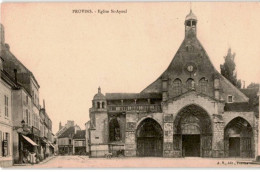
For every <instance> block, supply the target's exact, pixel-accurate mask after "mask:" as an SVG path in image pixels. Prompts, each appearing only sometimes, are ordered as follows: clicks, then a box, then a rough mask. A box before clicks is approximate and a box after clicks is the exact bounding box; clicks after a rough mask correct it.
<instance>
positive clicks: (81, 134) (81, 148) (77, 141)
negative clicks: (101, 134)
mask: <svg viewBox="0 0 260 173" xmlns="http://www.w3.org/2000/svg"><path fill="white" fill-rule="evenodd" d="M73 154H74V155H86V130H78V131H76V134H75V135H74V137H73Z"/></svg>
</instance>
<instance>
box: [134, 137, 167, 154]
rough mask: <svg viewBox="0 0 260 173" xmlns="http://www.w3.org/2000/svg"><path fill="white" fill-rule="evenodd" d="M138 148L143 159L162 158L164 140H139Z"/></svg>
mask: <svg viewBox="0 0 260 173" xmlns="http://www.w3.org/2000/svg"><path fill="white" fill-rule="evenodd" d="M137 144H138V146H137V148H138V153H139V156H141V157H160V156H162V139H160V138H138V139H137Z"/></svg>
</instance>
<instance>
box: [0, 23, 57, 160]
mask: <svg viewBox="0 0 260 173" xmlns="http://www.w3.org/2000/svg"><path fill="white" fill-rule="evenodd" d="M0 31H1V46H0V57H1V86H0V91H1V93H0V97H1V96H2V95H3V97H4V99H3V100H4V101H3V102H0V106H3V108H4V109H2V108H1V109H2V110H4V112H3V121H1V122H3V124H1V125H0V129H1V128H3V127H6V126H9V127H10V128H9V129H12V132H8V131H7V130H6V129H4V130H3V132H2V133H4V135H3V137H2V139H3V140H4V142H3V144H4V146H5V148H6V146H7V148H10V147H11V149H7V154H6V153H5V152H4V153H1V156H2V155H3V156H5V155H6V156H11V157H12V164H13V163H27V162H31V160H28V157H27V156H28V155H30V154H33V153H34V155H36V158H37V159H36V162H39V161H41V160H43V159H44V158H45V156H46V155H44V153H45V150H44V147H43V146H44V145H43V142H42V139H43V138H44V137H46V141H45V143H48V146H49V145H50V143H52V142H53V141H51V134H52V132H51V131H52V123H51V120H50V118H49V116H48V115H47V113H46V111H45V106H44V107H43V108H41V106H40V103H39V88H40V85H39V84H38V82H37V80H36V78H35V76H34V75H33V73H32V72H31V71H30V70H29V69H27V68H26V67H25V66H24V65H23V64H22V63H21V62H20V61H19V60H18V59H17V58H16V57H15V56H14V55H13V54H12V52H11V51H10V46H9V45H8V44H6V43H5V38H4V36H5V35H4V27H3V25H0ZM1 103H4V104H3V105H2V104H1ZM1 112H2V111H1V110H0V114H1ZM40 114H42V115H40ZM1 117H2V116H1ZM1 117H0V118H1ZM2 133H1V134H2ZM0 137H1V136H0ZM0 139H1V138H0ZM2 139H1V140H2ZM1 149H2V148H1ZM1 151H3V150H1ZM1 156H0V157H1ZM6 158H7V157H5V158H3V159H6ZM3 159H1V160H3Z"/></svg>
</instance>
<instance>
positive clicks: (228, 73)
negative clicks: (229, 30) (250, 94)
mask: <svg viewBox="0 0 260 173" xmlns="http://www.w3.org/2000/svg"><path fill="white" fill-rule="evenodd" d="M235 56H236V54H235V53H233V54H232V53H231V49H230V48H229V49H228V53H227V55H226V56H224V60H225V62H224V64H222V65H220V70H221V74H222V75H223V76H224V77H225V78H227V79H228V80H229V81H230V82H231V83H232V84H233V85H234V86H236V87H237V88H241V80H238V79H237V73H236V64H235Z"/></svg>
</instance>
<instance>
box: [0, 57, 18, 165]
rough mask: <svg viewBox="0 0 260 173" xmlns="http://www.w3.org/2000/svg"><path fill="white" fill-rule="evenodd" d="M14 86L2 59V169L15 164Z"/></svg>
mask: <svg viewBox="0 0 260 173" xmlns="http://www.w3.org/2000/svg"><path fill="white" fill-rule="evenodd" d="M14 86H15V83H14V82H13V81H12V80H11V79H10V77H9V75H8V74H7V73H6V72H5V71H4V70H3V59H2V58H1V57H0V167H8V166H11V165H12V163H13V157H12V155H13V150H12V145H11V144H12V142H13V140H12V135H13V123H12V121H13V117H12V116H11V115H12V109H11V103H12V88H13V87H14Z"/></svg>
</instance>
